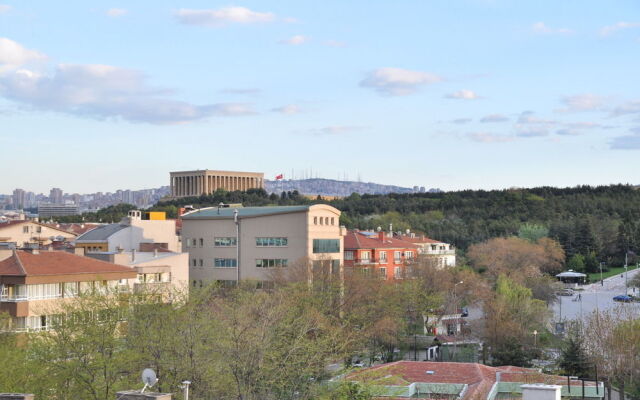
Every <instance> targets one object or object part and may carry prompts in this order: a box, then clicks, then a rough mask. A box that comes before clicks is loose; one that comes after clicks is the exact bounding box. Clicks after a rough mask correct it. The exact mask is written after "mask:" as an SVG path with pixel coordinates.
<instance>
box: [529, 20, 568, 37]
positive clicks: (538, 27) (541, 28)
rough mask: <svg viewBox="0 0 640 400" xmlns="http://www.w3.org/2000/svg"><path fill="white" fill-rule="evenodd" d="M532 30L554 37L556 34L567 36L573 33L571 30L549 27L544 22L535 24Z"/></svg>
mask: <svg viewBox="0 0 640 400" xmlns="http://www.w3.org/2000/svg"><path fill="white" fill-rule="evenodd" d="M531 29H532V30H533V31H534V32H535V33H539V34H544V35H554V34H560V35H567V34H570V33H573V30H571V29H569V28H552V27H550V26H547V25H546V24H545V23H544V22H536V23H535V24H533V25H531Z"/></svg>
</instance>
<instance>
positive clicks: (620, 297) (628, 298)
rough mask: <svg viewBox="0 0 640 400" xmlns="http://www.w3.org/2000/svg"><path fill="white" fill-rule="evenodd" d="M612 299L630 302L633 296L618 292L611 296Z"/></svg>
mask: <svg viewBox="0 0 640 400" xmlns="http://www.w3.org/2000/svg"><path fill="white" fill-rule="evenodd" d="M613 301H619V302H622V303H631V302H632V301H633V296H629V295H628V294H619V295H617V296H615V297H614V298H613Z"/></svg>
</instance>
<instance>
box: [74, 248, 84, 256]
mask: <svg viewBox="0 0 640 400" xmlns="http://www.w3.org/2000/svg"><path fill="white" fill-rule="evenodd" d="M73 254H75V255H77V256H84V247H74V248H73Z"/></svg>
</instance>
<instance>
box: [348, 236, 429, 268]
mask: <svg viewBox="0 0 640 400" xmlns="http://www.w3.org/2000/svg"><path fill="white" fill-rule="evenodd" d="M418 249H419V248H418V246H416V245H414V244H412V243H408V242H406V241H403V240H399V239H396V238H394V237H393V236H392V235H388V234H387V233H386V232H384V231H378V232H370V231H358V230H350V231H348V232H347V235H346V236H345V238H344V265H345V268H354V269H355V270H357V271H360V272H362V273H365V274H376V275H379V276H380V277H381V278H384V279H387V280H392V279H402V278H403V277H404V276H406V274H407V272H408V268H410V267H411V264H412V263H413V262H414V261H415V260H416V258H417V255H418Z"/></svg>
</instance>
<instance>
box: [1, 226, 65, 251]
mask: <svg viewBox="0 0 640 400" xmlns="http://www.w3.org/2000/svg"><path fill="white" fill-rule="evenodd" d="M76 236H77V235H76V234H75V233H73V232H69V231H66V230H64V229H60V228H56V227H53V226H51V225H47V224H43V223H40V222H36V221H29V220H7V221H5V222H0V243H15V245H16V247H25V246H28V245H30V244H38V245H39V246H47V245H49V244H51V243H52V242H53V241H65V240H66V241H70V240H73V239H75V238H76Z"/></svg>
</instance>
